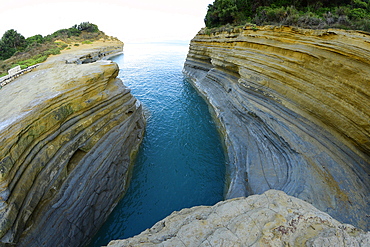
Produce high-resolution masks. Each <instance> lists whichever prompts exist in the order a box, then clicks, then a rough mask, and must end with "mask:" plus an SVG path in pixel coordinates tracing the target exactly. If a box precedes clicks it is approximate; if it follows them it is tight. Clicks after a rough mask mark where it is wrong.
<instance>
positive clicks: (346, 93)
mask: <svg viewBox="0 0 370 247" xmlns="http://www.w3.org/2000/svg"><path fill="white" fill-rule="evenodd" d="M184 72H185V74H186V75H187V76H189V77H190V79H191V81H192V83H193V84H194V85H195V87H196V88H198V90H199V91H200V92H201V93H202V94H203V95H204V97H205V98H206V99H207V101H208V102H209V103H210V105H211V106H212V108H213V110H214V112H215V115H216V116H217V119H218V120H219V123H220V126H221V131H222V132H223V134H224V136H225V145H226V148H227V152H228V158H229V173H230V184H229V189H228V193H227V198H234V197H239V196H248V195H253V194H260V193H263V192H265V191H267V190H269V189H278V190H282V191H284V192H286V193H287V194H289V195H291V196H295V197H298V198H300V199H303V200H305V201H307V202H309V203H312V204H313V205H314V206H315V207H317V208H318V209H320V210H323V211H325V212H327V213H329V214H330V215H331V216H332V217H334V218H335V219H337V220H340V221H342V222H344V223H350V224H353V225H354V226H356V227H360V228H362V229H364V230H368V229H369V228H370V218H369V215H370V193H369V192H370V158H369V157H370V117H369V116H370V111H369V109H370V35H369V34H368V33H365V32H356V31H343V30H316V31H314V30H304V29H297V28H291V27H273V26H266V27H258V28H256V27H245V28H243V29H236V30H234V31H233V32H219V33H214V34H207V33H206V32H205V31H204V30H202V31H201V32H199V33H198V35H196V36H195V38H194V39H193V40H192V41H191V44H190V50H189V53H188V57H187V60H186V62H185V66H184Z"/></svg>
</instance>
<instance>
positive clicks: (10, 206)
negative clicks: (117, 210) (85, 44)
mask: <svg viewBox="0 0 370 247" xmlns="http://www.w3.org/2000/svg"><path fill="white" fill-rule="evenodd" d="M89 47H90V46H89ZM117 51H122V43H109V42H107V43H104V44H101V45H100V46H94V47H92V48H89V49H82V50H79V51H72V52H66V53H64V54H62V55H58V56H55V57H52V58H49V59H48V60H47V62H45V63H44V64H42V65H40V66H39V67H38V68H37V69H35V70H34V71H32V72H30V73H28V74H26V75H23V76H21V77H20V78H18V79H16V80H15V81H13V82H12V83H10V84H8V85H6V86H5V87H4V88H2V89H1V90H0V97H1V102H2V103H3V104H2V106H1V108H0V142H1V150H0V240H1V243H3V244H4V243H8V244H15V245H17V246H55V245H56V243H57V245H58V246H82V245H85V244H86V243H87V242H88V241H89V239H90V238H91V237H92V236H93V234H94V233H95V232H96V231H97V230H98V229H99V227H100V226H101V225H102V224H103V222H104V221H105V220H106V218H107V216H108V215H109V213H110V212H111V211H112V210H113V208H114V206H115V205H116V204H117V202H118V200H119V199H120V198H121V197H122V196H123V194H124V192H125V189H126V186H127V179H128V174H129V170H130V164H131V162H132V159H133V156H134V154H135V152H136V151H137V148H138V145H139V143H140V141H141V139H142V135H143V129H144V119H143V114H142V107H141V104H140V102H138V101H137V100H136V99H135V98H134V97H133V96H132V95H131V93H130V89H128V88H127V87H125V86H124V85H123V83H122V81H121V80H119V79H117V78H116V76H117V75H118V71H119V68H118V66H117V64H115V63H113V62H111V61H107V60H100V61H96V62H92V63H89V64H80V65H78V64H76V63H73V64H67V63H66V61H67V60H73V59H75V58H76V57H78V58H80V57H84V56H85V57H89V54H93V56H92V57H96V54H103V55H104V56H107V55H109V54H114V53H116V52H117Z"/></svg>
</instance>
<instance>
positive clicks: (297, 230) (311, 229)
mask: <svg viewBox="0 0 370 247" xmlns="http://www.w3.org/2000/svg"><path fill="white" fill-rule="evenodd" d="M369 245H370V232H367V233H366V232H363V231H362V230H359V229H357V228H355V227H353V226H352V225H346V224H341V223H339V222H338V221H336V220H335V219H333V218H332V217H330V216H329V215H328V214H326V213H323V212H321V211H320V210H318V209H316V208H315V207H313V206H312V205H311V204H309V203H306V202H304V201H302V200H300V199H297V198H294V197H292V196H287V195H286V194H285V193H284V192H282V191H277V190H268V191H267V192H265V193H264V194H262V195H253V196H249V197H247V198H245V197H244V198H236V199H230V200H227V201H223V202H219V203H217V204H216V205H214V206H198V207H193V208H190V209H183V210H181V211H179V212H174V213H172V214H171V215H170V216H168V217H166V218H165V219H163V220H161V221H159V222H158V223H156V224H155V225H154V226H153V227H152V228H150V229H147V230H145V231H144V232H142V233H141V234H139V235H137V236H135V237H133V238H128V239H125V240H116V241H111V242H110V243H109V245H108V246H109V247H121V246H122V247H123V246H142V247H144V246H148V247H149V246H176V247H177V246H184V247H185V246H186V247H190V246H369Z"/></svg>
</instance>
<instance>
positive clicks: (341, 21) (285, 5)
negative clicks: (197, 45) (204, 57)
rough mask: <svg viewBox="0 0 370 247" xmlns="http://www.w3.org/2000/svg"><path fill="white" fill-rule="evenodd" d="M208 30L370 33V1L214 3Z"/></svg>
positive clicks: (231, 0) (239, 0)
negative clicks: (253, 28) (282, 28)
mask: <svg viewBox="0 0 370 247" xmlns="http://www.w3.org/2000/svg"><path fill="white" fill-rule="evenodd" d="M204 21H205V24H206V27H207V28H209V29H211V28H218V27H221V26H225V25H231V26H238V25H245V24H246V23H250V24H255V25H290V26H297V27H303V28H311V29H323V28H341V29H356V30H364V31H370V0H330V1H329V0H319V1H317V0H253V1H252V0H215V1H214V2H213V4H210V5H208V11H207V15H206V17H205V19H204Z"/></svg>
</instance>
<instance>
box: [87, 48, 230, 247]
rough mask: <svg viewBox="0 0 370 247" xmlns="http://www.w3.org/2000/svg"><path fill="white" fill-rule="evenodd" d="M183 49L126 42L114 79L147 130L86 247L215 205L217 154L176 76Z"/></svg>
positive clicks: (197, 104)
mask: <svg viewBox="0 0 370 247" xmlns="http://www.w3.org/2000/svg"><path fill="white" fill-rule="evenodd" d="M187 51H188V45H187V44H180V43H179V44H128V45H125V48H124V55H119V56H116V57H114V58H113V59H112V60H113V61H115V62H117V63H118V65H119V67H120V74H119V78H121V79H122V81H123V83H124V84H125V85H127V86H129V87H130V88H131V89H132V93H133V95H135V97H137V98H138V99H139V100H140V101H141V102H142V103H143V105H144V108H145V112H146V115H147V127H146V134H145V136H144V140H143V142H142V144H141V148H140V150H139V153H138V156H137V160H136V162H135V166H134V169H133V174H132V180H131V183H130V187H129V189H128V191H127V194H126V195H125V197H124V198H123V199H122V200H121V202H120V203H119V204H118V206H117V207H116V208H115V210H114V211H113V212H112V214H111V215H110V217H109V218H108V220H107V222H106V223H105V224H104V225H103V226H102V228H101V229H100V231H99V232H98V234H97V235H96V236H95V238H94V239H93V241H92V244H91V245H90V246H101V245H107V244H108V242H109V241H110V240H113V239H123V238H128V237H132V236H134V235H136V234H139V233H140V232H142V231H143V230H145V229H147V228H150V227H151V226H152V225H153V224H155V223H156V222H157V221H159V220H161V219H163V218H164V217H166V216H168V215H169V214H171V213H172V212H173V211H178V210H181V209H182V208H187V207H192V206H198V205H213V204H215V203H217V202H218V201H220V200H222V199H223V193H224V184H225V156H224V151H223V148H222V144H221V139H220V136H219V133H218V132H217V128H216V126H215V124H214V122H213V120H212V117H211V115H210V113H209V111H208V106H207V104H206V103H205V102H204V100H203V99H202V98H201V97H200V96H199V95H198V94H197V92H196V91H195V90H194V89H193V88H192V86H191V85H190V84H189V82H188V81H186V79H185V78H184V76H183V74H182V67H183V64H184V61H185V58H186V54H187Z"/></svg>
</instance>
